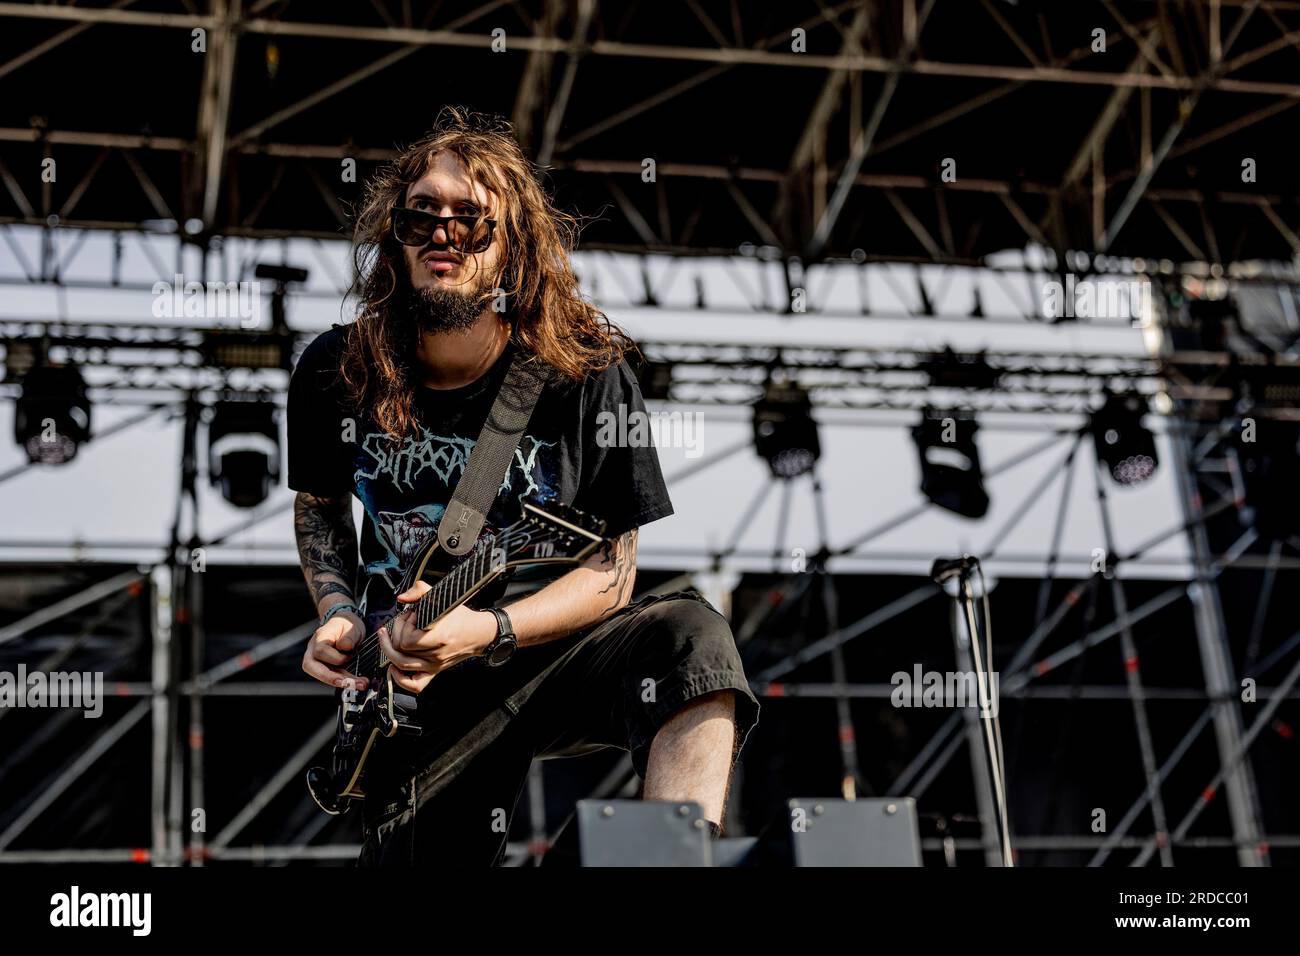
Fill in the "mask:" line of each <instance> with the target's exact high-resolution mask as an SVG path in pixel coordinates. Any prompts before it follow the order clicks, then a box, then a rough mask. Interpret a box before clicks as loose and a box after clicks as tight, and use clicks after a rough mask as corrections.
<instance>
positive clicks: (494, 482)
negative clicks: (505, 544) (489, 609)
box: [438, 350, 552, 557]
mask: <svg viewBox="0 0 1300 956" xmlns="http://www.w3.org/2000/svg"><path fill="white" fill-rule="evenodd" d="M551 374H552V373H551V370H550V367H549V366H547V365H545V364H544V363H543V362H541V361H539V360H538V359H536V358H531V357H529V356H527V355H525V354H524V352H523V351H522V350H520V351H517V352H516V353H515V356H514V358H513V359H512V360H511V362H510V370H509V371H508V372H507V373H506V377H505V379H504V380H503V381H502V382H501V387H500V389H499V390H498V391H497V396H496V400H495V401H494V402H493V403H492V408H491V410H490V411H489V412H488V416H487V421H485V422H484V423H483V431H482V432H480V433H479V436H478V439H477V440H476V441H475V442H474V450H473V451H471V452H470V456H469V462H468V463H467V464H466V465H465V471H464V473H463V474H461V476H460V481H459V482H458V483H457V484H456V490H455V491H454V492H452V496H451V500H450V501H448V502H447V510H446V511H445V512H444V513H443V516H442V521H441V522H439V523H438V544H439V546H440V547H441V548H442V550H444V551H446V552H447V553H448V554H450V555H453V556H455V557H460V556H462V555H464V554H467V553H469V551H470V550H471V549H472V548H473V547H474V544H475V542H476V541H477V540H478V535H479V532H480V531H481V530H482V529H483V522H484V521H485V520H486V519H487V514H488V512H489V511H490V510H491V509H492V503H493V502H494V501H496V498H497V494H498V493H499V492H500V491H501V486H502V484H503V482H504V481H505V479H506V478H507V476H508V473H509V470H510V466H511V464H512V463H513V462H514V457H515V451H516V449H518V448H519V441H520V439H521V438H522V437H523V434H524V429H525V428H527V427H528V420H529V418H531V417H532V414H533V407H534V406H535V405H536V404H537V399H538V397H539V396H540V395H541V394H542V388H543V386H545V384H546V383H547V381H549V380H550V378H551Z"/></svg>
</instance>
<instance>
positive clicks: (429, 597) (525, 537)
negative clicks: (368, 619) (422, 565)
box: [351, 522, 554, 674]
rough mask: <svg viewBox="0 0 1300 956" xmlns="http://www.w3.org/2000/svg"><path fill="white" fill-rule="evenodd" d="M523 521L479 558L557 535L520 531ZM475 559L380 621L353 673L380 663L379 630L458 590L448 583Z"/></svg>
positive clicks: (491, 543) (493, 541) (360, 652)
mask: <svg viewBox="0 0 1300 956" xmlns="http://www.w3.org/2000/svg"><path fill="white" fill-rule="evenodd" d="M522 523H523V522H519V523H517V524H514V525H511V526H510V527H508V528H506V529H505V530H504V531H502V532H501V536H500V538H499V539H494V538H490V539H487V540H486V541H485V542H484V543H483V545H482V548H481V550H480V551H479V554H478V555H477V556H476V558H477V557H479V556H481V555H483V554H488V553H491V552H492V551H493V550H494V549H495V548H496V547H497V546H498V542H499V543H500V545H501V546H503V547H505V549H506V550H507V551H509V550H511V549H512V548H514V547H515V546H516V545H518V544H521V543H528V542H530V541H532V542H533V543H537V542H541V541H545V540H547V539H548V538H550V537H553V536H554V532H553V531H552V532H548V533H547V534H546V535H537V534H532V535H530V534H528V533H525V532H522V531H520V530H517V529H518V525H519V524H522ZM473 560H475V559H470V560H466V561H461V562H460V563H459V564H457V565H456V567H455V568H453V569H452V571H450V572H449V573H448V574H447V575H445V576H444V577H443V578H442V580H440V581H439V582H438V583H437V584H436V585H434V586H433V589H432V590H431V591H429V593H428V594H426V595H424V597H422V598H421V599H420V600H419V601H417V602H416V603H414V604H408V605H406V606H404V607H402V608H400V609H397V610H394V612H393V613H392V614H390V615H389V616H388V617H386V618H385V619H384V621H383V623H382V624H380V626H379V627H378V628H376V630H375V631H374V633H372V634H370V635H369V636H368V637H366V638H365V640H363V641H362V642H361V643H360V644H359V645H358V646H357V652H356V656H355V657H354V658H353V669H352V671H351V672H352V673H354V674H359V673H360V672H361V671H362V670H370V669H372V667H373V666H374V665H376V664H378V659H379V655H380V654H381V653H382V648H381V647H380V644H379V631H381V630H383V629H384V628H385V627H388V626H389V625H391V624H392V623H393V621H395V620H396V619H397V618H398V617H400V616H401V615H403V614H409V613H412V612H418V611H419V610H420V609H421V608H424V607H426V606H431V605H432V604H433V603H434V602H435V601H436V600H437V598H438V597H439V596H440V595H441V596H444V597H445V596H448V595H447V589H448V588H451V590H452V591H455V590H457V589H456V588H454V587H451V585H449V584H448V582H449V581H451V580H453V579H454V578H455V577H456V575H458V574H462V573H464V572H465V571H466V570H467V569H468V568H469V566H470V564H471V563H472V561H473ZM488 569H489V570H490V569H491V565H489V566H488ZM452 606H455V605H452ZM448 610H450V607H449V608H448Z"/></svg>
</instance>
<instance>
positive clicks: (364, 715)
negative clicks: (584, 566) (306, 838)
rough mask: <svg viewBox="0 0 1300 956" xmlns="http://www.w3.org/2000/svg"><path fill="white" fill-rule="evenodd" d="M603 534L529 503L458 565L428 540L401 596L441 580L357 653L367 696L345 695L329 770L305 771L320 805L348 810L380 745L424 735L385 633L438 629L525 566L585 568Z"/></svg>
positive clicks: (574, 514) (555, 504) (582, 517)
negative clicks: (398, 624)
mask: <svg viewBox="0 0 1300 956" xmlns="http://www.w3.org/2000/svg"><path fill="white" fill-rule="evenodd" d="M604 531H605V522H604V521H601V520H599V519H596V518H592V517H590V516H588V515H586V514H584V513H582V512H581V511H578V510H577V509H575V508H572V507H569V506H568V505H565V504H562V503H561V502H560V501H559V500H558V499H554V498H548V499H532V498H530V499H527V500H525V501H524V504H523V514H522V516H521V517H520V519H519V520H518V521H516V522H515V523H514V524H512V525H509V526H508V527H506V528H504V529H502V530H501V531H500V532H498V533H496V534H494V535H489V536H485V537H484V538H483V539H482V540H480V541H479V542H478V544H477V545H476V546H475V549H474V550H473V551H471V552H469V554H467V555H465V556H464V557H463V558H461V559H459V560H454V559H450V558H448V556H447V554H446V553H445V552H443V551H442V550H441V548H440V547H439V546H438V536H437V535H436V534H431V535H429V540H428V541H426V542H425V544H424V545H423V546H422V547H421V548H420V550H419V551H418V552H417V554H416V556H415V558H414V559H413V561H412V562H411V566H410V567H408V568H407V569H406V573H405V575H404V576H403V579H402V584H401V588H400V590H399V592H398V593H401V591H405V590H407V589H408V588H411V587H413V586H414V585H415V583H416V582H418V581H422V580H426V576H428V577H429V578H436V579H437V583H436V584H434V585H433V588H432V590H430V591H429V592H428V593H427V594H425V595H424V597H422V598H421V599H420V600H419V601H417V602H415V603H413V604H407V605H402V606H399V607H397V608H395V609H394V610H393V612H392V613H391V614H390V615H388V616H387V617H386V618H385V619H384V620H383V622H382V623H381V624H380V626H379V627H378V628H377V629H376V630H375V632H374V633H373V634H371V635H370V636H369V637H367V638H366V639H365V640H364V641H362V642H361V644H360V645H359V646H358V647H357V648H356V651H355V653H354V654H353V656H352V660H351V661H350V662H349V664H348V671H349V672H350V673H352V674H354V675H355V676H357V677H364V678H365V679H366V682H367V683H366V689H365V691H364V692H361V693H358V692H357V691H356V690H355V689H346V690H343V691H340V692H339V707H338V726H337V733H336V737H335V741H334V750H333V756H332V759H331V761H330V768H329V769H328V770H327V769H326V768H324V767H312V768H311V769H310V770H308V771H307V789H308V791H309V792H310V793H311V796H312V799H313V800H315V801H316V804H317V806H319V807H320V808H321V809H322V810H324V811H325V812H326V813H329V814H338V813H343V812H344V811H346V810H347V809H348V808H349V807H350V806H351V804H352V803H353V802H354V801H357V800H360V799H362V798H364V797H365V788H364V785H365V771H366V762H367V761H368V760H369V758H370V756H371V754H372V753H373V752H374V748H375V746H376V745H377V744H379V743H380V742H381V741H383V739H384V738H387V737H393V736H396V735H397V734H411V735H418V734H419V733H420V730H421V728H420V723H419V721H418V719H417V710H416V697H415V695H413V694H411V693H410V692H409V691H406V690H403V689H402V688H401V687H399V686H398V685H397V684H395V683H394V682H393V678H392V675H391V674H390V673H389V661H388V659H387V658H386V657H385V656H384V652H383V650H382V648H381V647H380V645H379V631H381V630H383V628H384V627H387V626H389V625H390V624H391V623H392V622H393V621H394V620H396V618H397V617H398V616H400V615H402V614H409V615H411V616H412V620H413V622H414V623H415V626H416V627H418V628H420V629H422V630H423V629H427V628H429V627H432V626H433V624H434V622H435V621H437V620H438V619H439V618H441V617H442V616H443V615H445V614H447V613H448V612H449V611H451V610H452V609H453V608H455V607H457V606H459V605H461V604H464V603H466V602H468V601H470V600H471V599H472V598H476V597H482V596H484V595H486V594H489V593H491V592H492V591H493V590H495V589H496V588H503V585H504V581H505V577H506V575H507V574H508V573H509V572H512V571H513V570H514V569H515V568H518V567H521V566H523V565H534V564H568V565H575V564H580V563H581V562H583V561H584V560H586V559H587V557H588V556H589V555H591V554H592V553H593V552H594V551H595V550H596V549H597V548H598V547H600V546H601V545H603V544H605V543H606V539H605V538H604V537H603V535H604ZM430 565H434V567H432V568H431V567H430ZM494 586H495V587H494ZM462 663H465V662H462ZM454 666H457V667H459V666H461V665H460V664H457V665H454ZM434 680H435V682H436V681H437V678H436V677H435V678H434Z"/></svg>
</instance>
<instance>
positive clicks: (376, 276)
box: [340, 106, 636, 439]
mask: <svg viewBox="0 0 1300 956" xmlns="http://www.w3.org/2000/svg"><path fill="white" fill-rule="evenodd" d="M448 150H449V151H451V152H452V153H454V154H455V155H456V156H457V157H458V158H459V159H460V161H461V162H462V163H463V164H464V165H465V168H466V170H467V171H468V173H469V176H470V178H471V179H473V180H474V181H476V182H477V183H478V184H479V185H481V186H483V187H484V188H486V189H488V190H490V191H491V192H492V193H494V194H495V196H496V198H497V201H498V203H499V204H500V208H499V209H498V210H497V211H496V219H497V228H496V233H495V236H496V237H500V238H499V240H498V239H496V238H494V241H500V242H501V243H502V247H501V248H502V255H501V257H500V271H499V274H498V276H497V281H496V282H494V283H491V285H490V286H489V287H488V288H489V291H488V292H486V293H484V295H483V305H484V307H485V308H486V307H487V305H488V303H489V302H490V301H491V300H492V299H493V298H494V297H495V295H497V294H498V290H499V291H501V292H504V293H505V295H506V303H507V313H508V317H509V319H510V321H511V325H512V328H513V331H512V334H511V338H512V341H514V342H515V343H516V345H518V346H519V347H520V348H522V349H523V350H524V351H525V352H526V353H527V354H529V355H531V356H532V357H533V359H534V360H535V361H539V362H541V363H543V364H544V365H545V366H549V370H553V372H554V373H558V376H559V377H560V378H563V379H569V380H573V381H581V380H582V379H583V378H585V377H586V376H588V375H590V374H592V373H595V372H600V371H603V370H604V369H607V368H609V367H610V366H611V365H616V364H618V363H619V362H620V361H622V359H623V356H624V354H625V353H626V352H628V351H631V350H634V349H635V348H636V346H635V344H634V343H633V342H632V341H631V339H629V338H628V337H627V336H626V335H625V334H624V333H623V331H622V330H621V329H619V328H618V327H617V326H616V325H614V324H613V323H612V322H610V320H609V319H608V318H607V317H606V316H605V315H604V313H602V312H601V311H600V310H599V309H597V308H596V307H595V306H593V305H591V304H590V303H589V302H586V301H585V300H583V298H582V295H581V292H580V288H579V286H578V280H577V277H576V276H575V275H574V274H573V267H572V265H571V264H570V261H569V255H570V253H571V252H572V251H573V248H574V246H575V245H576V244H577V240H578V233H579V230H580V227H581V223H580V221H579V220H578V218H577V217H575V216H573V215H570V214H569V213H567V212H563V211H561V210H559V209H557V208H556V207H555V205H554V204H553V203H552V202H551V199H550V198H549V197H548V196H547V194H546V192H545V191H544V190H543V189H542V186H541V184H540V181H539V176H538V172H537V169H536V167H535V166H534V165H533V164H532V163H531V162H530V161H529V160H528V159H527V157H525V156H524V153H523V150H522V149H520V147H519V143H518V140H517V139H516V138H515V134H514V130H513V127H512V126H511V124H510V123H509V122H508V121H507V120H505V119H503V118H501V117H496V116H490V115H486V114H482V113H477V112H473V111H471V110H467V109H465V108H463V107H457V106H447V107H444V108H443V110H442V111H441V112H440V113H439V114H438V117H437V120H436V121H435V123H434V126H433V129H432V130H431V131H430V132H429V133H427V134H426V135H425V136H424V137H423V138H421V139H420V140H419V141H418V142H415V143H413V144H411V145H410V146H408V147H407V148H406V149H404V150H402V151H401V153H400V154H399V155H398V156H397V158H396V159H395V160H393V161H392V162H390V163H387V164H385V165H384V166H383V167H381V168H380V169H379V170H378V172H376V174H375V176H374V177H373V178H372V179H371V180H370V181H369V183H367V185H366V189H365V192H364V194H363V198H362V202H361V206H360V211H359V212H358V214H357V218H356V223H355V227H354V230H353V237H352V241H353V255H354V261H355V265H356V276H357V278H356V283H355V285H354V286H353V291H354V292H355V293H356V295H357V298H358V306H357V318H356V321H355V322H353V323H351V324H350V325H349V326H348V327H347V329H348V333H347V339H346V345H345V347H344V349H343V355H342V359H341V367H340V374H341V375H342V378H343V381H344V383H345V385H346V387H347V390H348V393H349V397H350V399H351V400H352V402H353V404H354V405H355V406H356V407H357V408H359V409H365V410H368V411H369V413H370V416H371V418H373V419H374V421H375V423H376V424H377V425H378V426H379V427H380V428H382V429H383V430H384V431H385V432H387V433H388V434H389V435H390V436H392V437H394V438H398V439H401V438H403V437H405V436H406V435H407V434H409V433H410V431H411V430H412V427H413V425H414V424H415V417H414V412H413V408H412V405H413V402H414V398H415V390H416V388H417V387H418V379H417V378H416V369H415V361H414V358H415V347H416V344H417V342H418V335H417V334H416V332H415V329H414V326H413V324H412V320H411V319H410V317H408V316H404V315H401V314H394V312H395V311H396V310H395V309H394V303H399V302H401V301H402V300H403V298H404V295H403V293H404V292H406V291H408V290H409V289H410V282H411V280H410V276H409V275H408V273H407V265H406V260H405V259H404V258H403V255H402V246H401V244H400V243H398V241H397V240H396V239H395V238H394V236H393V230H392V222H391V214H390V211H391V210H392V208H393V207H394V206H396V205H399V204H402V203H404V202H405V197H406V191H407V189H408V187H410V186H411V185H412V184H413V183H415V182H417V181H418V180H419V179H420V178H421V177H423V176H424V174H425V173H426V172H427V171H428V169H429V166H430V163H431V162H432V160H433V157H434V156H436V155H437V154H438V153H441V152H443V151H448ZM553 377H554V376H553Z"/></svg>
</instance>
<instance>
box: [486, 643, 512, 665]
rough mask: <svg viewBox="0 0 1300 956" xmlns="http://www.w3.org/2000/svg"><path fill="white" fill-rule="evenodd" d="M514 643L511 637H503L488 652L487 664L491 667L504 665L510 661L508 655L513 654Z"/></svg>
mask: <svg viewBox="0 0 1300 956" xmlns="http://www.w3.org/2000/svg"><path fill="white" fill-rule="evenodd" d="M515 644H516V641H515V639H514V638H513V637H504V638H502V639H501V640H499V641H497V643H496V645H495V646H494V647H493V648H492V649H491V650H490V651H488V655H487V662H488V663H489V664H491V665H492V666H493V667H497V666H498V665H501V664H504V663H505V662H506V661H508V660H510V655H511V654H513V653H514V652H515Z"/></svg>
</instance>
